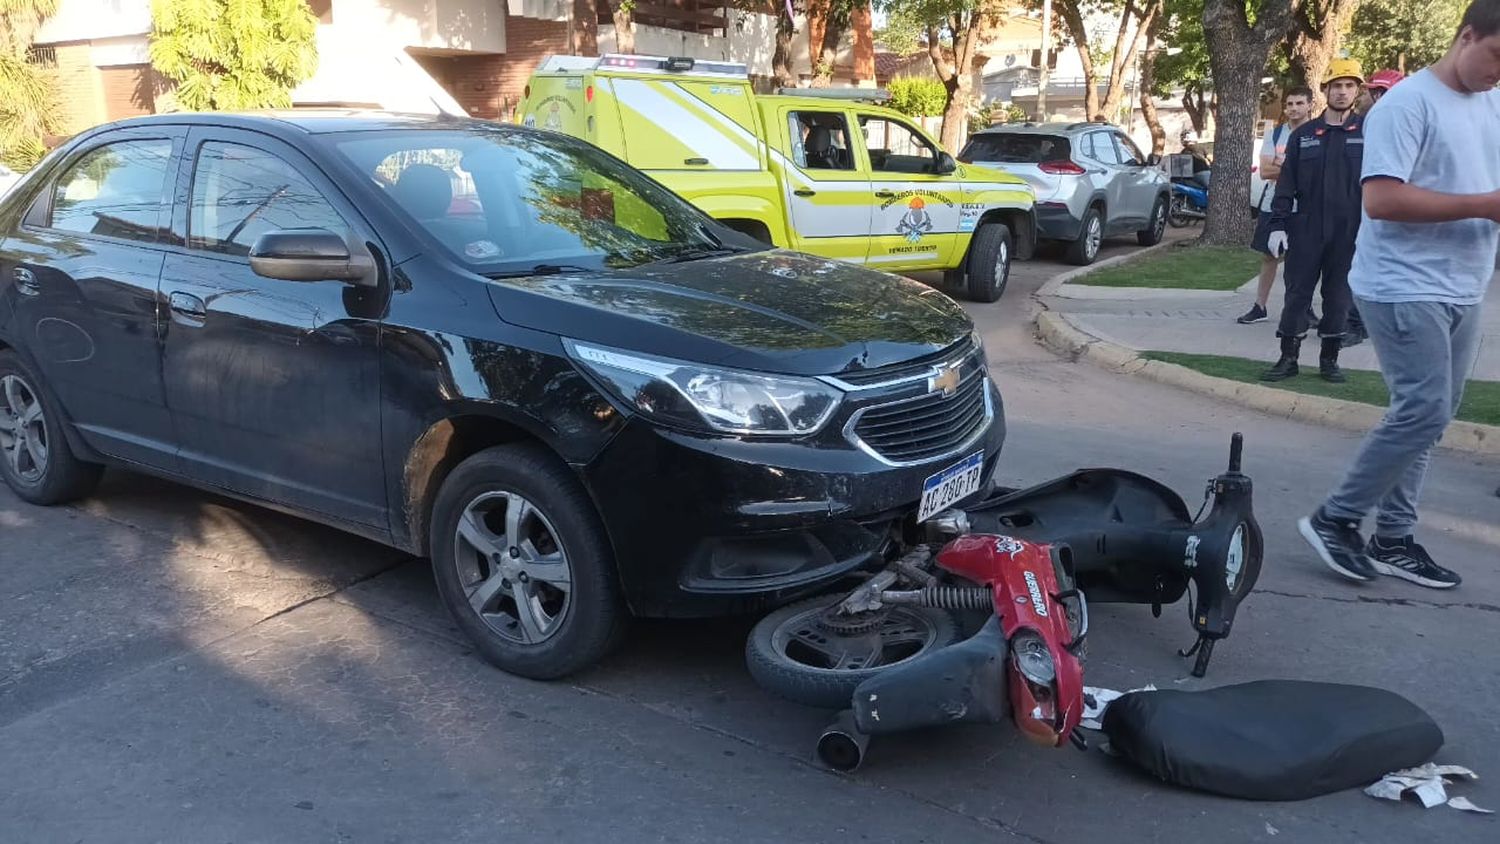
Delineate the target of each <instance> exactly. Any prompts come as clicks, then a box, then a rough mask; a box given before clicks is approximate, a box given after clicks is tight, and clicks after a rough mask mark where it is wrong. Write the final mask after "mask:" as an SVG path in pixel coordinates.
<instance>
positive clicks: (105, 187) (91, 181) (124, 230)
mask: <svg viewBox="0 0 1500 844" xmlns="http://www.w3.org/2000/svg"><path fill="white" fill-rule="evenodd" d="M171 158H172V142H171V141H170V140H167V139H165V138H162V139H151V140H131V141H120V142H118V143H112V144H106V145H104V146H102V147H99V148H97V149H94V150H90V151H89V152H87V153H85V154H84V156H83V157H82V158H80V159H78V161H77V162H75V163H74V164H73V165H72V166H71V167H69V168H68V171H67V172H66V173H64V174H63V175H62V177H61V178H59V179H58V180H57V185H56V187H55V188H54V192H53V195H52V213H51V219H50V220H49V221H48V227H49V228H53V229H58V230H61V231H67V232H76V233H78V234H94V235H103V236H106V237H118V238H123V239H125V240H138V241H143V242H146V243H154V242H155V241H157V240H158V239H159V238H160V236H161V234H162V233H161V227H162V225H164V222H165V221H164V219H163V215H162V208H163V207H165V205H166V203H167V197H166V186H167V165H168V162H170V161H171Z"/></svg>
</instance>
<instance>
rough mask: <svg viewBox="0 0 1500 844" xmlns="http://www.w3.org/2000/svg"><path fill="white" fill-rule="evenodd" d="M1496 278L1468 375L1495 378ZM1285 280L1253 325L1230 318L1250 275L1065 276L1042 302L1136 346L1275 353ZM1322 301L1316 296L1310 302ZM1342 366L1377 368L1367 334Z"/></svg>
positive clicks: (1308, 354) (1499, 350)
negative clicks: (1112, 281)
mask: <svg viewBox="0 0 1500 844" xmlns="http://www.w3.org/2000/svg"><path fill="white" fill-rule="evenodd" d="M1497 290H1500V279H1496V280H1494V281H1492V282H1491V284H1490V292H1489V296H1488V298H1487V299H1486V302H1485V309H1484V316H1483V327H1482V332H1483V337H1482V339H1481V341H1480V346H1479V355H1478V357H1477V359H1476V360H1475V363H1474V369H1473V371H1472V372H1471V373H1470V376H1469V377H1470V378H1473V379H1476V380H1482V381H1500V292H1496V291H1497ZM1282 291H1283V287H1282V283H1281V281H1280V280H1279V279H1278V280H1277V282H1276V286H1275V287H1274V288H1272V290H1271V301H1270V305H1269V308H1268V310H1269V311H1270V319H1268V320H1267V321H1266V322H1262V323H1259V324H1256V325H1240V324H1238V323H1236V322H1235V321H1234V320H1235V318H1236V317H1238V316H1239V315H1240V314H1243V313H1244V312H1245V311H1246V310H1247V309H1248V308H1249V307H1250V304H1251V302H1253V301H1254V299H1255V282H1254V281H1251V282H1249V283H1247V284H1245V285H1244V286H1243V287H1241V288H1240V289H1239V290H1236V291H1234V292H1232V293H1218V292H1204V291H1181V290H1154V289H1148V290H1141V289H1130V288H1112V287H1088V286H1084V285H1079V284H1070V283H1064V284H1062V285H1060V286H1058V287H1056V288H1053V289H1046V290H1042V291H1041V293H1040V299H1041V301H1042V303H1043V304H1045V305H1046V306H1047V308H1048V309H1049V310H1051V311H1053V312H1055V313H1058V314H1060V315H1062V316H1064V317H1065V318H1066V320H1067V322H1069V323H1071V324H1072V325H1073V326H1074V327H1076V328H1078V329H1079V330H1081V331H1083V332H1084V333H1086V334H1090V335H1093V336H1094V337H1096V338H1098V339H1100V340H1105V341H1108V342H1111V343H1114V344H1116V345H1119V346H1124V347H1126V348H1128V349H1134V350H1136V351H1155V352H1183V353H1188V354H1205V355H1224V356H1229V357H1240V358H1250V359H1252V360H1263V361H1265V362H1266V363H1267V365H1269V364H1270V363H1271V362H1273V361H1274V360H1275V359H1276V356H1277V352H1278V348H1277V340H1276V321H1277V319H1278V318H1279V317H1280V315H1281V298H1282ZM1320 304H1321V303H1320V302H1318V301H1316V300H1314V302H1313V307H1314V309H1316V308H1318V306H1319V305H1320ZM1317 356H1318V352H1317V347H1316V345H1315V344H1313V343H1311V342H1308V343H1304V344H1303V348H1302V362H1303V363H1304V364H1308V365H1312V364H1315V363H1316V362H1317ZM1339 363H1340V365H1341V366H1343V367H1345V368H1347V369H1368V370H1379V366H1378V364H1377V363H1376V360H1375V350H1374V348H1373V347H1372V346H1371V344H1370V343H1369V342H1368V341H1366V342H1364V343H1361V344H1360V345H1358V346H1355V347H1353V348H1351V349H1345V350H1344V351H1343V354H1342V355H1340V357H1339Z"/></svg>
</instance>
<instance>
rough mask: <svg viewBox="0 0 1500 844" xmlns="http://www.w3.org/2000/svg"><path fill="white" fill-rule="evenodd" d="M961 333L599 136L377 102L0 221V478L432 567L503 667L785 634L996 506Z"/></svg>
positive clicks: (949, 312)
mask: <svg viewBox="0 0 1500 844" xmlns="http://www.w3.org/2000/svg"><path fill="white" fill-rule="evenodd" d="M1004 432H1005V428H1004V422H1003V412H1002V407H1001V402H1000V396H999V393H998V391H997V390H996V389H995V387H994V386H993V384H992V383H991V381H990V378H989V375H988V372H987V366H986V362H985V359H984V353H983V350H982V349H981V348H980V346H979V344H978V342H977V340H976V339H975V337H974V336H973V334H972V326H971V324H970V322H969V319H968V318H967V316H966V315H965V314H964V312H963V311H962V310H961V309H960V308H959V307H958V306H957V305H955V304H954V303H953V302H952V301H951V300H949V299H948V298H946V297H945V296H943V295H942V294H940V293H938V292H937V291H935V290H932V289H929V288H926V287H923V286H921V285H919V284H916V283H914V282H910V281H906V280H903V279H899V278H895V277H892V276H888V275H884V274H881V273H876V272H872V271H869V270H865V269H863V268H859V267H855V266H850V265H846V264H840V263H834V262H829V261H824V260H820V259H815V258H810V257H807V256H804V255H798V254H794V253H788V252H781V251H774V250H770V249H767V248H766V247H764V246H761V245H758V244H756V243H754V242H751V241H747V240H745V239H744V238H742V237H741V236H739V235H737V234H735V233H734V232H732V231H729V230H727V229H724V228H721V227H719V226H718V225H717V224H716V223H715V222H714V221H713V220H711V219H710V218H708V217H707V216H705V215H703V214H702V213H700V212H698V211H697V210H695V209H694V208H693V207H692V206H690V205H689V204H687V203H686V202H684V201H682V200H681V199H679V198H678V197H676V196H675V195H673V194H671V193H670V192H668V191H666V190H665V189H663V188H662V187H661V186H660V185H658V184H657V183H655V182H653V181H651V180H650V179H649V178H647V177H645V176H643V175H641V174H640V173H638V172H636V171H634V170H632V169H631V168H629V167H628V166H626V165H624V164H622V163H621V162H620V161H618V160H617V159H614V158H612V157H611V156H609V155H607V154H606V153H603V152H601V151H599V150H598V149H595V148H594V147H592V146H589V145H587V144H585V143H582V142H580V141H576V140H573V139H570V138H566V137H563V136H559V135H553V134H549V133H543V132H535V131H531V130H526V129H520V128H517V127H509V126H500V125H495V124H489V123H483V122H477V121H468V120H459V119H452V118H441V119H438V118H428V117H416V116H401V115H387V114H369V113H360V114H356V113H321V112H316V113H315V112H292V113H285V114H264V115H254V116H235V115H222V114H217V115H165V116H157V117H148V118H141V119H135V120H129V121H124V122H120V123H115V124H111V125H107V126H103V127H100V128H98V129H95V130H92V131H90V132H87V133H85V134H83V135H81V136H79V137H77V138H75V139H74V140H72V141H71V142H69V143H68V144H67V145H66V146H65V147H63V148H61V149H59V150H57V151H56V152H54V153H53V154H52V155H51V156H50V157H49V158H48V159H47V160H46V161H44V162H43V163H42V165H40V166H39V167H37V168H36V169H35V170H33V171H32V172H31V173H29V174H28V175H27V176H26V178H25V179H24V180H23V181H22V182H21V183H20V184H19V185H17V186H16V187H15V189H14V190H12V191H11V192H10V193H9V194H8V195H7V196H6V197H5V199H4V201H3V202H0V475H3V477H4V479H5V481H6V483H7V484H8V485H9V486H10V488H11V489H13V490H14V491H15V493H16V494H17V495H18V496H20V497H21V498H23V499H25V500H27V501H30V502H33V503H36V504H56V503H60V502H63V501H67V500H70V499H74V498H77V497H79V496H83V495H86V494H88V493H89V491H90V490H91V488H92V486H93V484H94V483H95V481H96V480H97V479H98V477H99V473H100V471H101V467H102V466H104V465H106V464H113V465H121V466H126V467H129V468H132V469H136V470H140V471H145V472H150V473H154V474H158V475H162V476H166V477H169V478H174V479H177V480H179V481H182V482H185V483H189V484H193V485H196V486H199V487H201V488H204V489H209V490H213V491H217V492H222V493H225V494H228V495H232V496H237V497H240V498H244V499H247V500H250V501H253V502H256V503H260V504H263V505H267V506H271V507H275V508H279V509H282V510H286V511H289V512H291V513H294V514H297V515H299V516H303V517H305V518H308V519H313V520H316V521H319V522H323V523H326V524H330V525H334V526H336V527H339V528H343V529H345V530H348V531H350V532H353V533H357V534H360V535H362V536H366V537H369V538H373V539H375V540H378V541H381V542H385V543H389V544H391V545H393V546H396V547H399V548H402V549H406V550H408V551H410V552H412V553H414V554H419V555H424V556H428V557H431V558H432V560H433V561H434V565H433V569H434V572H435V574H436V580H437V586H438V590H439V592H440V594H441V595H442V598H443V600H444V601H445V603H446V604H447V606H448V608H449V610H450V611H451V612H452V613H453V617H454V618H455V619H456V621H457V623H458V624H459V625H460V627H461V628H462V629H463V630H464V631H465V632H466V633H467V634H468V635H469V636H471V637H472V638H473V639H474V641H475V642H476V643H477V645H478V646H479V648H480V650H481V651H482V652H483V653H484V654H485V655H486V656H487V657H488V658H489V659H491V660H492V661H493V662H494V663H495V664H497V665H499V666H500V667H502V668H504V669H506V670H509V671H513V672H516V673H519V674H524V675H527V676H532V677H556V676H561V675H563V674H566V673H568V672H571V671H574V670H577V669H579V668H581V667H583V666H585V665H588V664H590V663H591V662H593V661H595V660H597V659H598V658H599V657H600V656H602V655H603V654H604V653H605V652H606V651H607V650H608V649H609V647H610V646H611V645H612V644H614V643H615V642H617V641H618V639H619V638H620V634H621V631H622V630H623V626H624V623H625V621H626V620H627V618H628V617H629V616H630V615H631V614H632V613H634V614H638V615H657V616H689V615H708V614H718V613H725V612H735V611H748V610H755V609H760V608H765V607H768V606H770V605H773V604H775V603H777V602H781V601H785V600H787V599H789V598H792V597H795V596H798V595H801V594H804V593H807V592H809V591H812V590H816V589H818V588H819V587H822V586H826V585H827V584H828V583H830V582H831V581H832V580H834V579H837V578H838V577H840V576H841V575H843V574H845V573H847V572H849V571H850V570H852V569H856V568H859V567H862V566H867V565H871V564H874V563H877V562H878V559H879V557H880V555H881V554H882V553H883V551H884V550H885V549H886V548H887V547H888V543H889V540H890V538H891V537H892V536H893V535H894V534H895V533H896V532H897V531H900V530H902V529H903V527H909V526H910V525H911V523H912V521H913V520H920V519H922V518H926V517H928V516H930V515H932V514H933V513H935V512H937V511H939V510H941V509H943V508H945V507H947V506H949V505H951V504H954V503H956V502H958V501H960V500H963V499H965V498H968V497H970V496H972V495H975V494H977V493H979V492H980V491H981V490H982V488H983V487H985V486H986V485H987V484H988V480H989V476H990V474H991V472H992V471H993V468H994V463H995V460H996V457H997V456H998V454H999V451H1000V446H1001V442H1002V440H1003V439H1004Z"/></svg>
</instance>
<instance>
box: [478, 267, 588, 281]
mask: <svg viewBox="0 0 1500 844" xmlns="http://www.w3.org/2000/svg"><path fill="white" fill-rule="evenodd" d="M600 271H601V270H600V269H599V268H598V267H582V266H579V265H577V264H537V265H535V266H533V267H532V268H531V269H529V270H508V271H506V272H499V273H485V274H484V277H485V278H530V277H532V276H539V275H562V274H563V273H597V272H600Z"/></svg>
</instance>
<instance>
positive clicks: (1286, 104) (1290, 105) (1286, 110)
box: [1237, 86, 1313, 325]
mask: <svg viewBox="0 0 1500 844" xmlns="http://www.w3.org/2000/svg"><path fill="white" fill-rule="evenodd" d="M1312 101H1313V94H1312V89H1310V88H1306V87H1300V86H1299V87H1296V88H1292V89H1290V90H1288V91H1287V92H1286V96H1284V97H1283V98H1282V100H1281V116H1282V118H1283V119H1284V120H1285V121H1286V122H1285V123H1282V124H1280V125H1278V126H1277V127H1276V128H1275V129H1272V130H1271V133H1270V134H1269V135H1266V139H1265V141H1264V142H1263V143H1262V144H1261V146H1260V177H1261V179H1262V180H1264V184H1263V185H1262V186H1261V191H1260V196H1259V197H1252V199H1255V200H1256V218H1255V220H1256V222H1255V238H1254V239H1253V240H1251V241H1250V248H1251V249H1254V250H1255V251H1256V252H1259V253H1261V254H1262V255H1263V256H1264V257H1263V258H1261V261H1260V286H1259V287H1257V288H1256V291H1255V304H1254V305H1251V306H1250V310H1248V311H1246V312H1245V315H1244V316H1242V317H1240V318H1239V319H1238V320H1237V322H1239V324H1240V325H1251V324H1254V323H1257V322H1265V321H1266V303H1267V302H1269V301H1270V299H1271V286H1272V285H1274V284H1275V283H1276V268H1277V267H1278V266H1279V265H1280V264H1281V258H1280V257H1279V256H1276V255H1272V254H1271V248H1270V246H1268V245H1267V243H1266V241H1267V240H1268V239H1269V238H1270V236H1271V200H1272V199H1274V198H1275V197H1276V178H1277V177H1278V176H1280V175H1281V162H1283V161H1285V160H1286V142H1287V140H1288V139H1289V138H1291V136H1292V132H1294V131H1295V130H1296V129H1297V127H1298V126H1301V125H1302V124H1304V123H1306V122H1307V117H1308V114H1309V113H1310V112H1311V111H1312Z"/></svg>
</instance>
